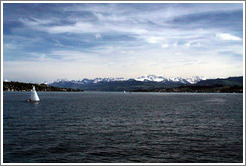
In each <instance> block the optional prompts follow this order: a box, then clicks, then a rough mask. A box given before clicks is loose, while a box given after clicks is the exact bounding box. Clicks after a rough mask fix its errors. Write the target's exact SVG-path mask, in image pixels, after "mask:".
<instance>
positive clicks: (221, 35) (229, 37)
mask: <svg viewBox="0 0 246 166" xmlns="http://www.w3.org/2000/svg"><path fill="white" fill-rule="evenodd" d="M216 37H217V38H219V39H221V40H232V41H240V40H242V39H241V38H240V37H237V36H233V35H231V34H229V33H217V34H216Z"/></svg>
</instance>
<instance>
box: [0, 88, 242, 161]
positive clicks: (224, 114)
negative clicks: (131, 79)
mask: <svg viewBox="0 0 246 166" xmlns="http://www.w3.org/2000/svg"><path fill="white" fill-rule="evenodd" d="M38 94H39V97H40V100H41V101H40V102H39V103H28V102H25V100H27V99H28V98H29V95H30V94H29V92H3V100H4V101H3V140H4V141H3V162H4V163H241V162H243V94H219V93H210V94H209V93H200V94H199V93H122V92H71V93H70V92H38Z"/></svg>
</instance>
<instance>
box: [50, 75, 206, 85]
mask: <svg viewBox="0 0 246 166" xmlns="http://www.w3.org/2000/svg"><path fill="white" fill-rule="evenodd" d="M128 80H135V81H141V82H146V81H153V82H163V83H167V82H174V83H182V84H196V83H197V82H199V81H201V80H205V78H204V77H199V76H194V77H190V78H182V77H164V76H156V75H153V74H150V75H147V76H141V77H137V78H132V79H125V78H122V77H119V78H95V79H87V78H84V79H82V80H71V81H69V80H68V79H57V80H56V81H54V82H53V83H49V84H54V83H68V82H71V83H75V84H83V85H86V84H96V83H99V82H114V81H128Z"/></svg>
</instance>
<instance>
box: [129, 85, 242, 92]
mask: <svg viewBox="0 0 246 166" xmlns="http://www.w3.org/2000/svg"><path fill="white" fill-rule="evenodd" d="M133 92H195V93H243V86H238V85H233V86H230V85H184V86H179V87H174V88H163V89H149V90H143V89H138V90H134V91H133Z"/></svg>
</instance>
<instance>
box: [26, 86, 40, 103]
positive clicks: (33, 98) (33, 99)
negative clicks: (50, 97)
mask: <svg viewBox="0 0 246 166" xmlns="http://www.w3.org/2000/svg"><path fill="white" fill-rule="evenodd" d="M27 101H29V102H37V101H40V99H39V97H38V94H37V92H36V90H35V86H33V88H32V90H31V98H30V99H29V100H27Z"/></svg>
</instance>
